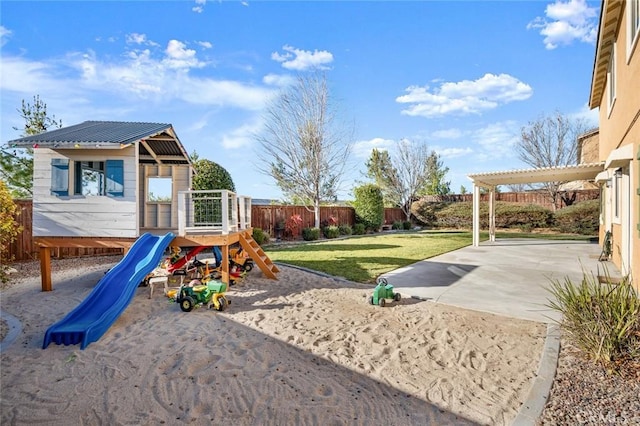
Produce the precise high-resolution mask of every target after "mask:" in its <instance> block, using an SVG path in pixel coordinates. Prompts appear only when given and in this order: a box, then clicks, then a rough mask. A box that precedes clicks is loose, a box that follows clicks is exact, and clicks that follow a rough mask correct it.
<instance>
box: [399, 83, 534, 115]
mask: <svg viewBox="0 0 640 426" xmlns="http://www.w3.org/2000/svg"><path fill="white" fill-rule="evenodd" d="M405 91H406V92H407V94H406V95H403V96H399V97H397V98H396V102H398V103H406V104H410V105H409V107H408V108H406V109H404V110H403V111H402V113H403V114H406V115H411V116H422V117H428V118H431V117H437V116H443V115H448V114H459V115H466V114H480V113H482V112H483V111H486V110H490V109H494V108H496V107H498V106H499V105H501V104H507V103H509V102H514V101H522V100H525V99H528V98H529V97H530V96H531V95H532V93H533V89H532V88H531V86H529V85H528V84H525V83H523V82H522V81H520V80H518V79H517V78H515V77H512V76H510V75H508V74H499V75H495V74H485V75H484V76H483V77H481V78H479V79H477V80H473V81H471V80H463V81H460V82H457V83H455V82H444V83H441V84H440V86H439V87H437V88H434V89H432V90H430V87H429V86H409V87H408V88H407V89H406V90H405Z"/></svg>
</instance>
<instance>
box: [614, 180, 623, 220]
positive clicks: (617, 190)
mask: <svg viewBox="0 0 640 426" xmlns="http://www.w3.org/2000/svg"><path fill="white" fill-rule="evenodd" d="M621 211H622V169H617V170H616V171H615V173H614V174H613V220H614V221H615V222H616V223H620V212H621Z"/></svg>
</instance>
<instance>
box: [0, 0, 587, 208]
mask: <svg viewBox="0 0 640 426" xmlns="http://www.w3.org/2000/svg"><path fill="white" fill-rule="evenodd" d="M599 7H600V2H599V1H584V0H566V1H562V0H558V1H555V2H546V1H410V2H397V1H386V2H366V1H318V2H307V1H305V2H303V1H280V2H273V1H251V0H249V1H242V2H240V1H222V2H219V1H206V0H196V1H191V0H182V1H159V2H155V1H105V2H100V1H66V2H55V1H40V2H37V1H19V2H18V1H6V0H3V1H2V2H1V3H0V36H1V46H2V47H1V57H0V60H1V63H0V65H1V68H2V69H1V71H0V90H1V92H0V93H1V102H2V104H1V123H2V124H1V127H0V131H1V139H0V142H2V143H4V142H6V141H8V140H10V139H14V138H17V137H19V136H20V132H19V131H15V130H14V129H13V127H14V126H15V127H22V126H24V122H23V121H22V119H21V118H20V116H19V114H18V112H17V109H18V108H19V107H20V105H21V101H22V100H23V99H24V100H26V101H31V100H32V99H33V96H34V95H40V97H41V99H42V100H43V101H45V102H46V104H47V109H48V112H49V115H55V116H56V118H58V119H61V120H62V122H63V124H64V125H72V124H77V123H80V122H82V121H85V120H116V121H120V120H121V121H150V122H159V123H171V124H173V126H174V128H175V130H176V132H177V134H178V136H179V138H180V140H181V141H182V143H183V145H185V147H186V149H187V151H188V152H189V153H191V152H193V151H194V150H195V151H197V152H198V154H199V155H200V157H204V158H208V159H210V160H213V161H215V162H217V163H219V164H220V165H222V166H223V167H225V168H226V169H227V170H228V171H229V172H230V173H231V176H232V178H233V180H234V182H235V184H236V190H237V192H238V193H240V194H243V195H249V196H251V197H253V198H280V197H281V194H280V191H279V190H278V188H277V186H276V185H275V183H274V181H273V180H272V179H271V178H270V177H268V176H264V175H262V174H260V173H259V172H258V171H257V170H256V168H255V167H254V163H255V161H254V159H255V158H256V156H259V155H260V152H259V151H258V149H257V145H256V143H255V141H254V140H253V138H252V135H253V134H255V132H257V131H259V130H260V128H261V126H262V122H263V114H262V111H263V108H264V106H265V103H266V102H267V101H268V100H269V99H270V98H271V97H272V96H276V95H277V94H278V93H279V91H280V90H282V88H284V87H286V86H287V85H288V84H291V82H292V80H293V78H294V76H295V75H296V74H297V73H304V72H306V71H308V70H309V69H311V68H313V67H316V68H317V67H321V68H323V69H324V70H326V75H327V79H328V82H329V85H330V91H331V95H332V96H333V97H334V98H335V99H336V100H337V102H338V105H339V107H340V109H341V110H342V111H343V113H344V116H345V118H347V119H349V120H350V121H352V122H353V123H354V125H355V135H354V136H355V138H354V140H353V142H354V145H353V153H352V157H351V160H350V164H349V165H348V166H349V167H348V168H347V170H348V173H347V175H346V176H345V182H344V184H343V191H342V193H341V197H340V198H346V199H348V198H350V197H351V195H350V189H351V188H352V187H353V185H354V182H356V183H357V182H362V181H363V180H364V177H363V172H364V170H365V166H364V164H365V162H366V160H367V158H368V157H369V154H370V152H371V149H372V148H378V149H389V150H390V152H391V153H392V156H393V147H394V145H395V143H396V142H397V141H398V140H400V139H402V138H409V139H412V140H416V141H422V142H425V143H427V144H428V146H429V147H430V148H431V149H433V150H435V151H436V152H437V153H438V154H439V155H440V157H441V159H442V161H443V162H444V165H445V166H447V167H449V169H450V171H449V174H448V175H447V178H446V179H447V180H450V181H451V189H452V190H453V191H454V192H458V191H459V189H460V186H461V185H464V186H465V187H466V189H467V190H470V189H471V183H470V181H469V179H468V178H467V177H466V176H467V175H468V174H470V173H478V172H489V171H498V170H509V169H518V168H528V167H527V166H526V165H524V164H523V163H522V162H520V161H519V160H518V159H517V157H516V154H515V150H514V148H513V145H514V143H515V142H516V141H517V140H518V138H519V134H520V129H521V128H522V126H524V125H526V124H527V123H528V122H529V121H533V120H535V119H537V118H539V117H540V116H541V115H542V114H550V113H553V112H554V111H560V112H562V113H564V114H566V115H569V116H572V117H584V118H586V119H587V120H589V122H590V123H592V124H593V126H594V127H595V126H597V110H593V111H589V109H588V107H587V102H588V98H589V91H590V85H591V73H592V70H593V61H594V54H595V39H596V36H597V24H598V18H599Z"/></svg>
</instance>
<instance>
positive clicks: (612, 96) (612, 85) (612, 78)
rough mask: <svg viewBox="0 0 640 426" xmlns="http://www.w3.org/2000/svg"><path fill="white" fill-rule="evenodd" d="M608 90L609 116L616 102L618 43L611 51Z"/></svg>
mask: <svg viewBox="0 0 640 426" xmlns="http://www.w3.org/2000/svg"><path fill="white" fill-rule="evenodd" d="M607 83H608V86H607V90H608V95H609V114H611V110H612V109H613V103H614V102H615V100H616V43H615V42H614V43H613V48H612V49H611V59H610V60H609V69H608V70H607Z"/></svg>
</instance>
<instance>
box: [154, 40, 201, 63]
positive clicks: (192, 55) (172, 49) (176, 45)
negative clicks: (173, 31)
mask: <svg viewBox="0 0 640 426" xmlns="http://www.w3.org/2000/svg"><path fill="white" fill-rule="evenodd" d="M165 53H166V57H165V59H164V61H163V62H164V63H165V64H166V65H167V66H168V67H169V68H174V69H188V68H202V67H204V66H205V63H204V62H201V61H199V60H198V59H197V58H196V51H195V50H193V49H187V45H186V44H184V43H183V42H181V41H178V40H169V43H168V44H167V49H166V50H165Z"/></svg>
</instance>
